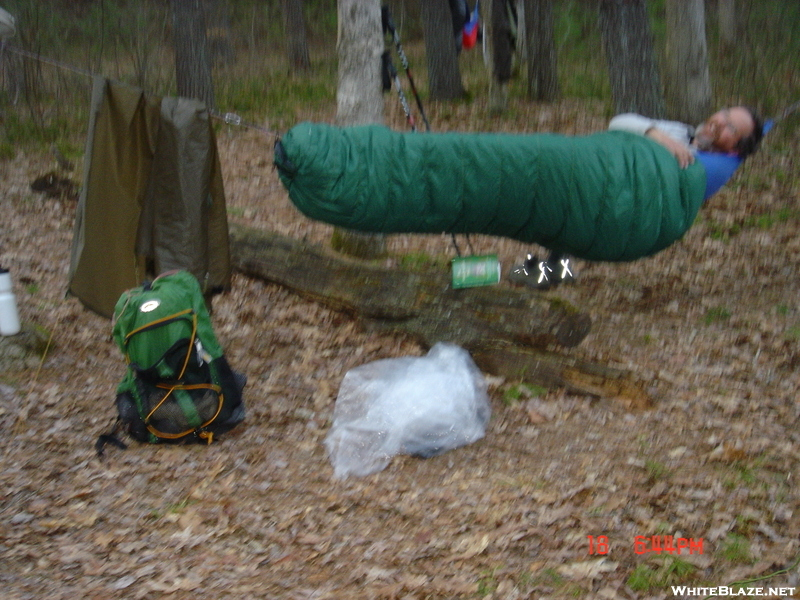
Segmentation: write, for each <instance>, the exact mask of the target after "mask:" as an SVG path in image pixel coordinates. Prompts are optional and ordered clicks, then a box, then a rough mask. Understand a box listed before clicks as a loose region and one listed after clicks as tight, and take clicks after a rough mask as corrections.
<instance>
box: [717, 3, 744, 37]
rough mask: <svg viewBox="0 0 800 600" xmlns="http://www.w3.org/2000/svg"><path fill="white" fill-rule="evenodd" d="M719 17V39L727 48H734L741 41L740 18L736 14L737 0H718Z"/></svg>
mask: <svg viewBox="0 0 800 600" xmlns="http://www.w3.org/2000/svg"><path fill="white" fill-rule="evenodd" d="M717 17H718V19H719V41H720V44H722V47H723V48H725V49H730V48H733V47H734V46H735V45H736V43H737V42H738V41H739V30H740V26H739V18H738V16H737V14H736V0H717Z"/></svg>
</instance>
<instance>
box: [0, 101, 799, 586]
mask: <svg viewBox="0 0 800 600" xmlns="http://www.w3.org/2000/svg"><path fill="white" fill-rule="evenodd" d="M513 109H514V110H517V111H518V113H519V121H518V124H517V125H516V127H515V129H516V130H519V131H523V130H526V131H537V130H538V131H557V132H561V133H584V132H589V131H593V130H597V129H601V128H603V126H604V119H603V118H601V117H600V116H596V114H595V113H597V112H599V111H595V110H592V108H591V107H586V106H585V105H572V104H570V103H567V102H564V103H561V104H557V105H554V106H549V107H544V106H522V105H521V106H514V107H513ZM469 110H475V107H473V108H470V105H467V104H464V105H461V104H457V105H453V106H448V107H446V108H443V107H439V108H438V109H437V108H436V107H433V109H432V111H431V113H432V120H433V121H434V129H436V130H444V129H458V128H459V127H460V124H461V123H464V122H467V115H466V112H467V111H469ZM395 125H396V126H397V127H399V128H402V127H403V123H402V121H401V120H399V121H398V122H397V123H395ZM484 127H485V128H493V127H496V128H501V127H508V126H506V125H501V124H500V123H499V122H498V123H493V122H491V121H487V122H486V123H485V125H484ZM799 131H800V130H799V129H798V127H797V122H796V120H795V121H787V122H786V124H785V130H784V131H783V133H781V132H780V131H778V132H776V137H775V138H771V139H770V138H768V140H767V142H766V143H765V145H764V149H763V151H762V152H761V153H760V155H758V156H756V157H755V158H753V159H752V160H751V161H750V162H749V163H748V164H747V165H746V166H745V167H744V168H743V170H742V172H741V173H740V174H738V175H737V177H736V179H735V181H733V182H732V183H731V184H729V185H728V186H727V187H726V188H725V189H724V190H723V191H722V192H721V193H720V194H718V195H717V196H715V197H714V198H713V199H712V201H711V202H710V203H709V204H708V205H707V206H706V207H705V208H704V209H703V210H702V212H701V215H700V216H699V217H698V221H697V223H696V224H695V226H694V227H693V228H692V229H691V230H690V231H689V233H688V234H687V235H686V237H685V238H684V239H683V240H681V241H680V242H679V243H677V244H675V245H674V246H673V247H671V248H669V249H668V250H666V251H664V252H662V253H660V254H659V255H657V256H655V257H652V258H647V259H642V260H639V261H636V262H633V263H626V264H590V263H582V262H578V263H577V264H576V269H577V272H578V276H579V278H578V281H577V282H575V283H574V284H573V285H569V286H562V287H560V288H558V289H557V290H555V291H548V292H534V291H531V293H532V294H534V293H544V294H548V295H553V296H558V297H562V298H565V299H567V300H569V301H570V302H572V303H574V304H575V305H577V306H578V307H580V308H581V309H582V310H585V311H587V312H588V313H589V314H590V315H591V316H592V319H593V323H594V324H593V329H592V332H591V333H590V335H589V336H588V337H587V339H586V340H585V341H584V342H583V343H582V344H581V345H580V346H579V347H578V348H575V349H572V350H568V351H565V352H569V353H570V354H573V355H576V356H579V357H583V358H587V359H590V360H593V361H597V362H602V363H604V364H608V365H611V366H616V367H621V368H624V369H628V370H630V371H632V372H633V373H635V374H636V375H637V377H639V378H641V379H642V380H644V381H646V382H648V389H649V391H650V392H651V393H652V394H653V397H654V398H655V399H656V404H655V407H654V408H653V409H652V410H648V411H643V412H631V411H629V410H628V409H627V408H626V407H625V406H623V405H621V404H620V403H618V402H615V400H614V398H597V397H591V396H575V395H570V394H567V393H565V392H564V391H563V390H558V389H552V390H539V389H536V388H531V387H526V386H523V385H520V382H517V381H508V380H500V379H497V378H490V379H489V382H490V396H491V404H492V417H491V421H490V423H489V427H488V431H487V433H486V436H485V438H484V439H482V440H480V441H479V442H477V443H475V444H473V445H470V446H468V447H464V448H460V449H457V450H454V451H451V452H448V453H445V454H443V455H441V456H438V457H435V458H431V459H426V460H423V459H418V458H411V457H405V456H401V457H397V458H395V459H394V460H393V461H392V462H391V463H390V465H389V466H388V467H387V468H386V469H385V470H383V471H381V472H379V473H377V474H374V475H371V476H368V477H364V478H349V479H345V480H336V479H334V478H333V476H332V475H333V470H332V467H331V464H330V462H329V460H328V458H327V456H326V454H325V449H324V446H323V440H324V439H325V435H326V433H327V431H328V430H329V428H330V425H331V419H332V414H333V408H334V404H335V400H336V395H337V391H338V388H339V385H340V383H341V380H342V378H343V376H344V374H345V373H346V372H347V371H348V370H349V369H351V368H353V367H356V366H358V365H361V364H364V363H366V362H369V361H373V360H376V359H380V358H391V357H400V356H413V355H421V354H423V353H424V352H425V349H424V348H422V347H420V346H419V345H418V344H416V343H415V342H414V341H413V340H410V339H405V338H402V337H393V336H387V335H376V334H373V333H370V332H369V331H368V329H367V328H366V327H364V324H363V323H361V322H359V321H358V320H355V319H353V318H352V317H350V316H347V315H344V314H340V313H338V312H335V311H333V310H331V309H328V308H326V307H323V306H322V305H319V304H316V303H313V302H310V301H307V300H304V299H301V298H299V297H298V296H296V295H294V294H292V293H290V292H288V291H287V290H285V289H282V288H280V287H277V286H275V285H271V284H268V283H265V282H261V281H256V280H252V279H247V278H245V277H243V276H241V275H236V276H235V277H234V282H233V288H232V290H231V291H230V292H229V293H227V294H224V295H222V296H220V297H218V298H216V299H215V301H214V314H213V321H214V326H215V330H216V332H217V335H218V337H219V338H220V340H221V342H222V344H223V346H224V347H225V349H226V351H227V354H228V357H229V360H230V362H231V363H232V365H233V366H234V368H236V369H238V370H240V371H242V372H244V373H245V374H246V375H247V377H248V379H249V383H248V386H247V388H246V395H245V401H246V404H247V410H248V415H247V419H246V422H245V423H244V424H243V425H242V426H240V427H239V428H237V429H236V430H234V431H233V432H231V433H230V434H228V435H226V436H224V438H223V439H222V440H220V441H219V442H218V443H214V444H213V445H212V446H211V447H203V446H180V447H170V446H146V445H138V444H135V443H132V444H131V445H130V447H129V448H128V449H127V450H125V451H120V450H117V449H114V448H109V449H108V450H107V451H106V455H105V457H104V458H103V459H99V458H98V457H97V456H96V455H95V451H94V442H95V440H96V439H97V436H98V435H99V434H100V433H102V432H104V431H105V430H107V429H108V427H109V426H110V425H111V423H112V421H113V419H114V417H115V410H114V406H113V399H114V389H115V387H116V385H117V383H118V381H119V380H120V378H121V377H122V374H123V370H124V364H123V361H122V358H121V356H120V355H119V353H118V351H117V349H116V347H115V346H114V345H113V343H112V341H111V339H110V324H109V322H108V321H106V320H104V319H102V318H100V317H98V316H96V315H94V314H92V313H90V312H88V311H86V310H84V308H83V307H82V306H81V304H80V303H79V302H78V301H77V300H76V299H74V298H70V297H65V291H66V287H67V274H68V269H69V256H70V249H71V244H72V227H73V221H74V216H75V204H74V202H72V201H70V200H67V199H54V198H48V197H46V196H45V195H43V194H41V193H38V192H33V191H32V190H31V189H30V182H31V181H33V180H34V179H36V178H37V177H38V176H40V175H41V174H42V173H44V172H46V171H48V170H49V169H51V168H52V167H53V165H52V164H51V162H52V158H51V157H50V156H49V155H47V154H46V153H44V152H43V153H42V154H35V153H24V152H19V153H18V154H17V156H16V158H14V159H12V160H6V161H3V162H2V163H0V173H2V180H3V182H4V185H3V186H2V191H0V214H2V215H3V226H2V230H0V263H2V265H3V266H4V267H6V268H9V269H10V270H11V272H12V274H13V277H14V281H15V292H16V295H17V302H18V305H19V307H20V312H21V316H22V318H23V320H24V321H25V322H29V323H35V324H37V325H38V326H40V327H42V328H43V329H44V330H46V331H47V332H48V335H51V336H52V337H51V344H50V346H49V349H48V351H47V354H46V357H45V358H44V360H43V361H42V362H41V363H40V364H39V365H36V366H32V367H31V368H29V369H25V370H19V371H15V372H6V373H2V374H0V416H2V418H1V419H0V457H1V458H0V465H2V466H1V467H0V587H2V589H3V593H2V595H3V597H4V598H9V599H14V600H21V599H28V598H30V599H34V598H35V599H39V598H49V599H53V600H55V599H59V598H64V599H73V598H87V599H89V598H92V599H97V600H100V599H102V600H105V599H108V598H131V599H156V598H158V599H182V598H195V597H198V596H200V597H214V598H231V599H239V598H286V599H298V600H299V599H310V598H315V599H322V598H329V599H341V598H370V599H407V600H412V599H414V600H422V599H444V598H495V599H516V598H608V599H610V598H631V599H632V598H672V597H675V595H674V594H673V591H672V589H671V587H670V586H671V585H673V584H675V585H678V584H680V585H688V586H716V585H730V584H731V583H733V582H744V581H751V580H757V581H756V582H755V583H749V584H746V585H749V586H751V587H753V586H761V587H764V588H765V589H767V588H768V587H781V586H782V587H792V586H794V587H795V588H797V589H796V590H795V592H796V595H797V596H800V594H797V592H800V570H798V557H800V538H798V534H799V533H800V487H798V476H799V475H800V470H799V469H798V466H800V427H799V425H800V403H798V389H800V366H799V365H800V300H799V298H800V294H799V292H800V235H799V234H798V233H799V232H798V229H799V228H800V179H798V175H797V174H798V172H800V152H799V150H800V137H798V136H800V133H799ZM778 133H781V135H780V136H778V135H777V134H778ZM271 141H272V140H271V139H268V137H267V136H264V135H263V134H262V133H259V132H250V131H245V130H242V129H237V128H223V129H221V130H220V133H219V146H220V152H221V156H222V161H223V172H224V175H225V180H226V181H225V183H226V194H227V198H228V206H229V214H230V218H231V220H232V221H235V222H240V223H243V224H247V225H251V226H256V227H263V228H268V229H271V230H275V231H278V232H281V233H285V234H288V235H293V236H297V237H305V238H307V239H310V240H312V241H316V242H320V243H325V242H326V241H327V240H328V239H329V237H330V228H329V227H327V226H325V225H321V224H318V223H311V222H310V221H308V220H307V219H305V218H304V217H302V216H301V215H300V214H299V213H297V211H296V210H295V209H294V208H293V207H292V206H291V204H290V203H289V201H288V199H287V196H286V194H285V192H284V191H283V189H282V187H281V185H280V183H279V181H278V178H277V174H276V173H275V171H274V170H273V168H272V165H271V161H272V152H271ZM473 244H474V246H475V250H476V251H477V252H478V253H482V252H496V253H497V254H498V255H499V257H500V259H501V262H502V264H503V273H504V275H505V274H507V273H508V270H509V269H510V267H511V266H512V264H513V263H515V262H516V261H518V260H519V259H521V258H522V257H523V256H524V255H525V253H526V252H528V251H529V250H531V248H528V247H525V246H523V245H521V244H518V243H515V242H510V241H508V240H500V239H493V238H483V237H480V236H476V237H475V238H474V239H473ZM389 246H390V250H391V252H392V254H393V256H395V257H398V256H400V255H403V254H406V255H408V254H415V255H418V256H419V255H423V256H430V257H441V256H445V257H447V258H450V257H452V255H453V250H452V247H451V245H450V240H449V238H447V237H446V236H392V237H391V238H390V239H389ZM501 285H510V284H509V283H508V282H505V281H504V282H503V283H502V284H501ZM637 536H646V537H647V538H649V539H648V540H647V544H646V545H644V544H643V543H642V542H643V538H639V537H637ZM653 536H659V537H657V538H656V539H657V540H658V541H660V542H661V543H662V545H665V542H666V538H667V537H668V536H671V537H672V539H673V540H674V542H673V543H674V544H677V542H678V540H679V539H683V540H691V541H692V547H691V549H690V548H683V549H682V551H681V553H680V555H678V554H677V553H675V552H661V553H658V552H652V551H651V552H642V550H643V549H644V548H651V547H652V537H653ZM637 541H638V542H640V543H639V544H637V543H636V542H637ZM590 544H591V545H590ZM700 544H702V551H701V546H700ZM592 550H593V552H592ZM690 550H691V551H690Z"/></svg>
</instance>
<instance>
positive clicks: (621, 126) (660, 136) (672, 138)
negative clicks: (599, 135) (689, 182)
mask: <svg viewBox="0 0 800 600" xmlns="http://www.w3.org/2000/svg"><path fill="white" fill-rule="evenodd" d="M662 123H663V126H664V127H668V128H670V130H671V132H670V133H667V132H666V131H664V130H662V129H661V128H660V127H659V125H661V124H662ZM608 129H609V130H611V131H627V132H628V133H635V134H637V135H641V136H645V137H649V138H650V139H651V140H653V141H654V142H658V143H659V144H661V145H662V146H664V147H665V148H666V149H667V150H669V152H670V153H671V154H672V155H673V156H674V157H675V159H676V160H677V161H678V164H679V165H680V167H681V168H685V167H688V166H689V165H690V164H692V163H693V162H694V154H693V153H692V151H691V149H690V148H689V146H688V145H687V144H686V143H684V142H682V141H680V140H678V139H676V136H677V135H681V134H682V137H687V136H685V133H686V131H685V126H681V124H680V123H672V122H668V121H667V122H661V121H655V120H653V119H648V118H647V117H643V116H642V115H637V114H636V113H624V114H621V115H617V116H616V117H614V118H613V119H611V121H610V122H609V123H608ZM681 129H682V130H683V131H682V132H681ZM687 141H688V137H687Z"/></svg>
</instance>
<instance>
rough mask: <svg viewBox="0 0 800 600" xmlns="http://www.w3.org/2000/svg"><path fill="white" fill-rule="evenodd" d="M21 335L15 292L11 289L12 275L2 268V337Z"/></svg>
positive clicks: (0, 331)
mask: <svg viewBox="0 0 800 600" xmlns="http://www.w3.org/2000/svg"><path fill="white" fill-rule="evenodd" d="M17 333H19V314H17V303H16V301H15V300H14V292H13V290H12V289H11V275H9V273H8V270H7V269H3V268H2V267H0V335H15V334H17Z"/></svg>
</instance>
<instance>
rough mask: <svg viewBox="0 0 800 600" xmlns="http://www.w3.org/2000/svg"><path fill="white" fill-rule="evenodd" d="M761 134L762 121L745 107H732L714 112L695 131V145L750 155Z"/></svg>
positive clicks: (715, 150)
mask: <svg viewBox="0 0 800 600" xmlns="http://www.w3.org/2000/svg"><path fill="white" fill-rule="evenodd" d="M763 135H764V124H763V122H762V121H761V118H760V117H759V116H758V115H757V114H756V112H755V111H754V110H753V109H751V108H750V107H747V106H733V107H731V108H724V109H722V110H720V111H717V112H715V113H714V114H713V115H711V116H710V117H709V118H708V119H706V120H705V121H704V122H703V123H701V124H700V126H699V127H698V128H697V131H696V132H695V144H696V145H697V147H698V148H699V149H700V150H705V151H707V152H724V153H727V154H732V153H735V154H738V155H739V156H740V157H741V158H744V157H746V156H749V155H750V154H752V153H753V152H754V151H755V149H756V148H757V147H758V143H759V142H760V141H761V138H762V137H763Z"/></svg>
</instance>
